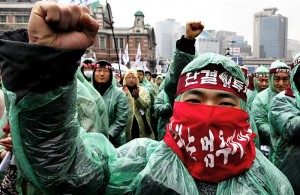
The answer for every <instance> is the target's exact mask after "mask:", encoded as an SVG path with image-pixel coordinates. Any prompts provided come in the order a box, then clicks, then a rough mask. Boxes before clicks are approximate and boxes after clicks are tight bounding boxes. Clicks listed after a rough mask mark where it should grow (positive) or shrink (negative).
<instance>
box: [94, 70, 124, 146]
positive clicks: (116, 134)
mask: <svg viewBox="0 0 300 195" xmlns="http://www.w3.org/2000/svg"><path fill="white" fill-rule="evenodd" d="M111 77H112V79H111V80H110V81H109V82H111V85H110V86H109V87H108V89H107V90H106V91H105V93H104V94H103V95H102V98H103V100H104V102H105V107H106V109H107V113H108V122H109V124H108V125H109V128H108V134H109V136H110V138H109V139H110V141H111V142H112V143H113V144H114V145H115V146H120V145H122V144H124V143H125V142H126V141H125V139H124V140H123V141H122V138H121V137H124V138H125V129H126V124H127V121H128V118H129V117H128V116H129V106H128V101H127V97H126V94H125V93H124V92H123V91H122V89H119V88H118V87H117V81H116V79H115V77H114V74H113V72H111ZM91 80H92V84H93V80H94V73H93V77H92V79H91ZM93 85H94V84H93ZM96 92H97V93H98V95H100V94H99V92H98V91H96ZM100 96H101V95H100Z"/></svg>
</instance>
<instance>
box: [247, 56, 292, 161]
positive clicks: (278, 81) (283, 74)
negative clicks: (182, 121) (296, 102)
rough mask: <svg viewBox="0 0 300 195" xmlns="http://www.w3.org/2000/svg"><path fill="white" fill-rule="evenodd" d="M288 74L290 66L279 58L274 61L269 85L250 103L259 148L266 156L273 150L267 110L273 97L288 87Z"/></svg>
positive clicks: (270, 71)
mask: <svg viewBox="0 0 300 195" xmlns="http://www.w3.org/2000/svg"><path fill="white" fill-rule="evenodd" d="M289 74H290V68H289V66H288V65H287V64H285V63H284V62H281V61H279V60H276V61H274V62H273V63H272V64H271V67H270V70H269V87H268V88H267V89H265V90H263V91H262V92H260V93H258V94H257V95H256V97H255V98H254V100H253V103H252V107H251V115H252V118H253V120H254V121H255V124H256V126H257V130H258V134H259V139H260V144H261V150H262V151H263V152H264V153H265V154H266V155H267V156H268V155H269V154H268V153H269V150H273V149H272V147H273V146H272V145H271V144H272V143H271V142H270V131H271V127H270V123H269V120H268V112H269V110H270V106H271V103H272V101H273V97H274V96H275V95H277V94H278V93H279V92H281V91H284V90H285V89H286V88H288V87H289V85H290V81H289V78H290V77H289Z"/></svg>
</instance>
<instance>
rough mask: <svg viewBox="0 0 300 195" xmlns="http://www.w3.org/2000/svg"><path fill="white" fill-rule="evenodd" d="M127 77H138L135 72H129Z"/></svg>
mask: <svg viewBox="0 0 300 195" xmlns="http://www.w3.org/2000/svg"><path fill="white" fill-rule="evenodd" d="M127 77H136V76H135V75H134V74H133V73H129V74H128V75H127Z"/></svg>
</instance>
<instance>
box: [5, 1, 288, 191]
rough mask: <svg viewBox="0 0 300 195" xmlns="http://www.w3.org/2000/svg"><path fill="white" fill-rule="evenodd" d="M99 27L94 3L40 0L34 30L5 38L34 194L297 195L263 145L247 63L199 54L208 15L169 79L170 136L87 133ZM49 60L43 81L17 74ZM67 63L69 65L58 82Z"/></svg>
mask: <svg viewBox="0 0 300 195" xmlns="http://www.w3.org/2000/svg"><path fill="white" fill-rule="evenodd" d="M53 27H55V28H53ZM98 27H99V25H98V24H97V22H96V20H94V19H93V18H91V17H90V16H89V14H88V11H87V9H86V8H85V7H78V6H75V5H73V6H66V7H61V6H58V5H56V4H55V3H54V2H50V1H39V2H38V3H36V4H35V6H34V7H33V11H32V13H31V16H30V21H29V30H28V32H27V31H21V32H20V31H14V32H6V33H4V34H3V35H2V36H1V39H0V44H1V45H2V46H3V47H1V48H0V50H1V51H0V60H1V63H0V64H1V65H2V70H3V73H4V75H3V81H4V82H3V84H4V87H5V93H6V95H7V97H8V101H7V103H9V105H8V106H9V108H10V119H9V120H10V123H11V132H12V134H13V135H12V139H13V144H14V149H15V154H16V156H17V159H18V162H17V164H18V170H20V174H21V178H22V179H23V180H21V181H22V182H21V184H22V186H26V189H27V193H29V190H31V191H30V192H31V193H33V192H35V194H137V195H138V194H143V195H145V194H149V195H150V194H183V195H187V194H188V195H194V194H195V195H198V194H293V191H292V188H291V186H290V183H289V182H288V181H287V179H286V177H285V176H284V175H283V174H282V173H281V172H280V171H279V170H278V169H277V168H276V167H275V166H273V165H272V164H271V163H270V162H269V161H268V160H267V159H266V158H265V157H264V156H263V155H262V154H261V153H260V152H259V151H258V150H256V149H255V147H254V143H253V141H252V139H253V138H254V137H255V135H254V133H253V131H252V130H251V126H250V124H249V122H248V118H249V116H248V113H247V112H246V111H245V110H246V90H247V88H246V84H245V78H244V76H243V73H242V72H241V70H240V67H239V66H238V65H237V64H235V63H234V62H233V61H231V60H230V59H228V58H226V57H225V56H221V55H216V54H205V55H201V56H199V57H196V56H195V47H194V44H195V38H196V37H197V36H198V35H199V34H200V33H201V32H202V30H203V28H204V26H203V25H202V24H201V22H190V23H187V26H186V35H185V36H184V37H182V38H181V39H180V40H179V41H178V42H177V45H176V48H177V49H176V51H175V53H174V56H173V60H172V64H171V66H170V69H169V71H168V74H167V76H166V81H165V82H166V85H165V88H164V90H165V92H166V94H167V95H168V97H169V99H170V102H171V104H172V105H173V114H172V117H171V119H170V123H169V124H168V125H167V131H166V135H165V137H164V140H163V141H160V142H158V141H155V140H151V139H148V138H137V139H134V140H132V141H130V142H128V143H127V144H124V145H122V146H121V147H119V148H118V149H115V148H114V147H113V145H112V144H110V142H109V141H108V140H107V138H106V137H105V136H103V135H102V134H101V133H93V134H92V133H86V132H85V131H83V130H82V127H80V124H79V123H78V120H76V116H77V113H76V98H77V97H76V80H75V79H74V75H75V72H76V70H77V63H76V62H77V61H78V60H79V59H80V57H81V55H82V54H83V53H84V50H85V49H86V48H88V47H89V46H91V45H92V43H93V42H94V40H95V37H96V34H97V32H98ZM20 33H21V34H20ZM28 38H29V39H28ZM59 38H63V39H61V41H59V40H60V39H59ZM7 39H8V40H7ZM70 40H77V41H70ZM4 48H5V49H4ZM16 48H23V49H18V50H16ZM12 51H15V52H17V54H16V55H14V56H11V55H9V54H11V52H12ZM18 51H19V52H18ZM33 54H38V56H39V58H32V56H33ZM15 56H21V57H20V58H15ZM24 59H26V60H24ZM45 59H47V60H45ZM61 59H63V60H62V61H61ZM42 62H44V63H42ZM41 64H43V65H44V66H42V67H43V68H44V69H46V70H48V69H50V70H49V71H47V73H48V74H47V77H45V78H43V79H41V80H40V82H33V81H36V80H37V79H38V78H40V77H38V75H39V74H37V73H36V72H35V74H34V75H33V77H30V79H29V78H27V79H26V78H24V77H22V76H21V77H20V75H23V74H10V73H11V72H14V71H16V73H24V72H27V71H28V72H31V71H33V70H35V69H34V68H36V67H37V66H38V67H41V66H40V65H41ZM50 65H51V66H50ZM20 66H21V67H22V69H21V68H20ZM51 67H52V68H53V69H54V70H55V71H52V69H51ZM64 68H67V69H69V71H66V72H67V73H66V75H64V77H59V78H60V79H59V80H58V77H56V76H57V75H59V74H60V72H61V71H60V70H61V69H64ZM23 71H24V72H23ZM36 71H38V73H39V72H44V71H45V70H43V71H41V70H39V69H37V70H36ZM21 78H22V82H23V83H24V85H19V84H21V82H20V80H21ZM53 81H56V82H53ZM32 82H33V83H32ZM15 84H17V85H15ZM30 135H31V136H30ZM25 146H26V147H25ZM19 184H20V183H19ZM19 187H20V186H19ZM33 188H34V190H35V191H34V190H33ZM26 189H22V190H23V192H24V190H26Z"/></svg>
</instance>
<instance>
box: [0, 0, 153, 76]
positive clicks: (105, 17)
mask: <svg viewBox="0 0 300 195" xmlns="http://www.w3.org/2000/svg"><path fill="white" fill-rule="evenodd" d="M36 1H37V0H1V1H0V32H3V31H8V30H14V29H18V28H27V25H28V21H29V16H30V11H31V9H32V6H33V4H34V3H35V2H36ZM90 14H91V15H92V16H93V17H94V18H95V19H96V20H97V21H98V23H99V25H100V27H99V31H98V34H97V36H96V39H95V42H94V44H93V46H91V47H90V48H88V49H87V51H86V54H85V56H86V57H95V58H96V59H97V60H100V59H105V60H108V61H110V62H116V63H118V62H119V58H118V51H119V49H120V50H121V53H122V54H123V53H124V49H125V47H126V44H128V54H129V62H128V63H127V64H126V65H127V66H128V67H130V65H132V64H134V62H135V56H136V53H137V47H138V45H139V43H140V48H141V61H140V64H141V65H142V66H147V68H148V69H149V70H150V71H151V70H153V69H154V66H155V64H156V60H155V59H156V40H155V34H154V29H153V28H152V27H151V26H150V25H147V24H145V23H144V17H145V16H144V14H143V12H141V11H137V12H136V13H135V14H134V18H133V20H134V25H133V26H132V27H128V28H117V27H113V21H112V13H111V9H110V7H107V6H106V7H103V6H102V5H98V7H96V8H90ZM112 29H113V30H112ZM122 63H123V62H122Z"/></svg>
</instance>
